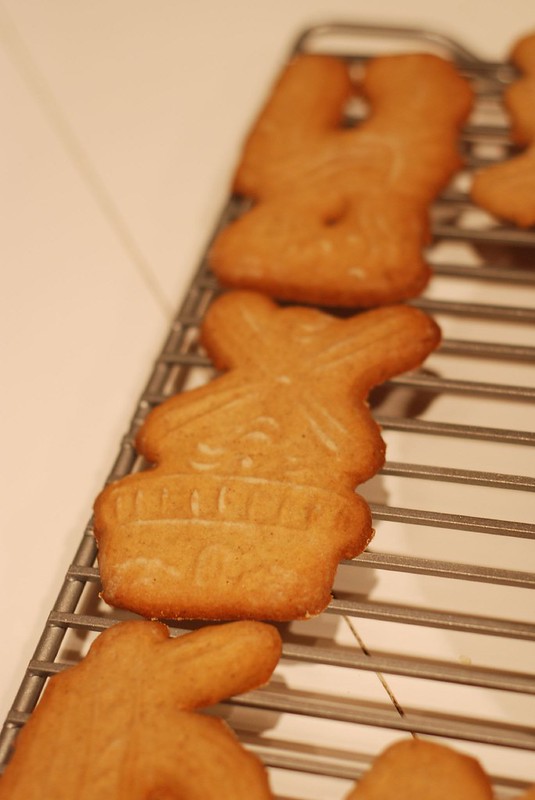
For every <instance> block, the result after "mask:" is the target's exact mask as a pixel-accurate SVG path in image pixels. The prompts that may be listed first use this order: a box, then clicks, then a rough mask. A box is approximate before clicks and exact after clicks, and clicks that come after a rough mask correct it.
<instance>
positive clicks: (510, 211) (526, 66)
mask: <svg viewBox="0 0 535 800" xmlns="http://www.w3.org/2000/svg"><path fill="white" fill-rule="evenodd" d="M511 60H512V61H513V63H514V64H515V65H516V66H517V67H518V69H519V70H520V71H521V72H522V73H523V77H522V78H520V80H518V81H515V82H514V83H512V84H511V85H510V86H509V87H508V89H506V91H505V93H504V101H505V105H506V108H507V110H508V112H509V116H510V119H511V135H512V138H513V141H514V142H516V143H517V144H518V145H520V146H521V147H524V148H525V149H524V150H523V151H522V152H521V153H520V155H518V156H515V157H513V158H511V159H509V160H507V161H504V162H502V163H500V164H493V165H492V166H490V167H486V168H484V169H482V170H480V171H479V172H478V173H477V174H476V175H475V177H474V181H473V184H472V192H471V194H472V199H473V201H474V202H475V203H477V204H478V205H479V206H481V207H482V208H484V209H486V210H487V211H490V213H491V214H494V215H495V216H497V217H500V218H503V219H506V220H509V221H510V222H513V223H515V224H516V225H518V226H519V227H523V228H524V227H529V226H530V225H535V34H532V35H530V36H526V37H525V38H523V39H521V40H520V41H519V42H518V43H517V45H516V46H515V47H514V49H513V51H512V54H511Z"/></svg>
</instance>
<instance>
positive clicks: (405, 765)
mask: <svg viewBox="0 0 535 800" xmlns="http://www.w3.org/2000/svg"><path fill="white" fill-rule="evenodd" d="M393 797H395V798H396V800H453V798H455V800H492V798H493V792H492V787H491V783H490V780H489V778H488V777H487V775H486V774H485V772H484V771H483V769H482V767H481V766H480V764H479V762H478V761H476V759H474V758H472V757H470V756H467V755H464V754H462V753H460V752H457V751H456V750H453V749H452V748H450V747H446V746H444V745H441V744H435V743H433V742H428V741H423V740H421V739H406V740H402V741H399V742H396V743H395V744H393V745H391V746H390V747H388V748H387V749H386V750H385V751H384V752H383V753H381V755H380V756H378V757H377V758H376V759H375V761H374V763H373V765H372V767H371V769H370V770H369V771H368V772H367V773H366V774H365V775H364V777H363V778H362V779H361V780H360V781H359V782H358V783H357V785H356V786H355V788H354V789H353V790H352V791H351V792H350V793H349V794H348V795H347V797H346V800H391V798H393Z"/></svg>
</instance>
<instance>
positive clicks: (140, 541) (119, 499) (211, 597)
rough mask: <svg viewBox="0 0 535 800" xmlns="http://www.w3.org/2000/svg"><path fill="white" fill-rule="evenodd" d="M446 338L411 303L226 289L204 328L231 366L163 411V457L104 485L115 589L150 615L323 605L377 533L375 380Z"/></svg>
mask: <svg viewBox="0 0 535 800" xmlns="http://www.w3.org/2000/svg"><path fill="white" fill-rule="evenodd" d="M438 339H439V333H438V329H437V327H436V325H435V324H434V322H432V320H430V318H428V317H427V316H426V315H425V314H423V313H421V312H419V311H417V310H416V309H412V308H408V307H404V306H397V307H390V308H384V309H379V310H375V311H369V312H366V313H363V314H360V315H357V316H355V317H353V318H350V319H346V320H341V319H335V318H334V317H331V316H329V315H327V314H324V313H322V312H319V311H316V310H313V309H307V308H286V309H279V308H278V307H277V306H276V305H275V304H274V303H273V302H272V301H271V300H269V299H268V298H266V297H264V296H262V295H258V294H255V293H252V292H234V293H230V294H228V295H224V296H223V297H221V298H220V299H219V300H217V301H216V302H215V303H214V304H213V305H212V306H211V308H210V309H209V311H208V314H207V317H206V320H205V324H204V327H203V341H204V343H205V345H206V347H207V350H208V352H209V353H210V355H211V356H212V358H213V360H214V363H215V365H216V367H218V368H219V369H222V370H227V372H226V374H224V375H222V376H220V377H217V378H216V379H215V380H213V381H212V382H211V383H209V384H207V385H206V386H202V387H200V388H197V389H194V390H192V391H189V392H184V393H182V394H179V395H177V396H175V397H173V398H171V399H169V400H168V401H166V402H165V403H163V404H162V405H161V406H160V407H159V408H157V409H156V410H154V411H153V412H152V414H151V415H149V417H148V418H147V420H146V422H145V424H144V426H143V428H142V429H141V431H140V434H139V437H138V442H137V444H138V448H139V451H140V452H141V453H142V454H143V455H144V456H145V457H146V458H148V459H149V460H150V461H152V462H154V464H155V465H156V466H155V467H154V468H153V469H152V470H150V471H147V472H142V473H139V474H136V475H131V476H128V477H126V478H124V479H122V480H120V481H118V482H117V483H115V484H112V485H111V486H109V487H108V488H107V489H105V491H104V492H103V493H102V495H101V496H100V498H99V499H98V500H97V503H96V506H95V533H96V536H97V539H98V543H99V564H100V571H101V577H102V583H103V596H104V598H105V599H106V600H107V601H108V602H109V603H111V604H112V605H116V606H122V607H126V608H130V609H132V610H134V611H138V612H139V613H142V614H145V615H147V616H151V617H166V618H179V617H187V618H198V617H200V618H205V619H229V618H244V617H245V618H257V619H276V620H287V619H296V618H303V617H306V616H309V615H312V614H317V613H319V612H320V611H321V610H322V609H323V608H325V606H326V605H327V604H328V602H329V599H330V590H331V587H332V584H333V580H334V575H335V572H336V568H337V565H338V563H339V561H340V560H341V559H342V558H351V557H353V556H355V555H357V554H358V553H360V552H361V551H362V550H363V549H364V547H365V546H366V544H367V543H368V541H369V540H370V538H371V536H372V528H371V520H370V513H369V509H368V506H367V505H366V503H365V502H364V500H363V499H362V498H361V497H359V496H358V495H357V494H355V491H354V489H355V486H357V485H358V484H359V483H361V482H362V481H365V480H367V479H368V478H370V477H371V476H372V475H373V474H374V473H375V472H376V471H377V469H379V468H380V466H381V465H382V463H383V458H384V444H383V442H382V440H381V437H380V433H379V429H378V427H377V425H376V424H375V422H374V421H373V419H372V417H371V415H370V412H369V410H368V407H367V405H366V396H367V393H368V391H369V390H370V388H371V387H372V386H374V385H376V384H378V383H380V382H382V381H384V380H385V379H387V378H389V377H391V376H392V375H394V374H397V373H399V372H401V371H404V370H406V369H410V368H413V367H415V366H417V365H418V364H420V363H421V362H422V360H423V359H424V358H425V357H426V355H427V354H428V353H429V352H430V351H431V350H432V349H433V348H434V347H435V346H436V344H437V342H438Z"/></svg>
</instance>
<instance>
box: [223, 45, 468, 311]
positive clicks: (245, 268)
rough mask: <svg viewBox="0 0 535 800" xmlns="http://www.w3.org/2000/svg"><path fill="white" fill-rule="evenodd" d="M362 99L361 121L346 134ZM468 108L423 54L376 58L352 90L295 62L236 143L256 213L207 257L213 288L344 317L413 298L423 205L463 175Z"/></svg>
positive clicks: (324, 70) (424, 223)
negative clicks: (334, 309) (461, 143)
mask: <svg viewBox="0 0 535 800" xmlns="http://www.w3.org/2000/svg"><path fill="white" fill-rule="evenodd" d="M359 95H363V96H364V98H365V101H366V102H367V103H368V104H369V110H370V111H369V115H368V117H367V118H366V119H365V120H364V121H363V122H362V123H361V124H359V125H358V126H357V127H346V126H344V124H343V118H344V112H345V109H346V106H347V105H348V104H349V102H350V101H351V100H352V99H354V97H355V96H359ZM472 99H473V93H472V90H471V88H470V86H469V85H468V83H467V82H466V81H465V80H464V78H462V77H461V76H460V74H459V73H458V71H457V70H456V68H455V67H454V65H453V64H452V63H451V62H448V61H446V60H444V59H442V58H439V57H438V56H434V55H431V54H425V53H422V54H408V55H394V56H381V57H378V58H376V59H373V60H372V61H371V62H369V64H368V65H367V66H366V69H365V73H364V78H363V81H362V83H361V84H360V85H357V86H354V85H353V83H352V79H351V75H350V72H349V71H348V68H347V65H346V64H345V63H344V62H343V61H342V60H341V59H336V58H332V57H330V56H323V55H302V56H299V57H297V58H295V59H294V60H293V61H292V62H291V63H290V64H289V66H288V67H287V68H286V70H285V71H284V72H283V74H282V76H281V78H280V80H279V81H278V82H277V84H276V85H275V87H274V89H273V92H272V94H271V96H270V98H269V100H268V102H267V103H266V105H265V107H264V109H263V110H262V113H261V114H260V117H259V119H258V121H257V123H256V124H255V125H254V127H253V129H252V131H251V134H250V136H249V137H248V139H247V141H246V143H245V147H244V151H243V155H242V158H241V161H240V164H239V166H238V169H237V172H236V176H235V181H234V191H235V193H236V194H237V195H241V196H244V197H246V198H248V199H249V200H250V201H252V203H253V206H252V208H251V209H250V210H247V211H246V212H245V213H244V214H243V215H242V216H241V217H240V218H239V219H237V220H236V221H234V222H232V223H231V224H230V225H228V226H227V227H225V228H224V229H223V230H222V232H221V233H220V234H219V236H218V237H217V238H216V241H215V242H214V245H213V247H212V248H211V252H210V256H209V258H210V264H211V267H212V269H213V271H214V272H215V274H216V275H217V277H218V278H219V280H220V281H221V283H222V284H223V285H225V286H228V287H233V288H238V289H255V290H258V291H262V292H266V293H267V294H269V295H270V296H272V297H278V298H279V299H284V300H291V301H294V302H307V303H316V304H319V305H335V306H349V307H353V308H354V307H364V306H366V307H370V306H376V305H382V304H385V303H393V302H399V301H400V300H405V299H406V298H408V297H414V296H416V295H417V294H419V293H420V292H421V291H422V289H423V287H424V285H425V284H426V282H427V280H428V279H429V275H430V272H429V267H428V265H427V264H426V263H425V261H424V259H423V255H422V249H423V248H424V247H426V246H427V244H428V242H429V221H428V207H429V204H430V203H431V201H432V200H433V199H434V198H435V197H436V195H437V194H438V193H439V191H441V190H442V189H443V188H444V186H445V185H446V184H447V183H448V181H449V180H450V179H451V177H452V175H453V174H454V173H455V172H456V171H457V170H458V169H459V167H460V165H461V160H460V158H459V152H458V138H459V129H460V127H461V125H462V124H463V122H464V121H465V119H466V118H467V116H468V114H469V112H470V109H471V105H472Z"/></svg>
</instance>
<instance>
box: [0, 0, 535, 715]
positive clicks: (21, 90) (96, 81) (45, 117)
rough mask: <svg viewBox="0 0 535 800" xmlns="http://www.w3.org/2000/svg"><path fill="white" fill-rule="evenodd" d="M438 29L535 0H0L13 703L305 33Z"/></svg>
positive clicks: (1, 528) (8, 670)
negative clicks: (256, 129)
mask: <svg viewBox="0 0 535 800" xmlns="http://www.w3.org/2000/svg"><path fill="white" fill-rule="evenodd" d="M326 20H327V21H328V20H342V21H361V22H388V23H391V24H393V23H396V22H398V23H402V24H409V25H417V26H427V27H432V28H435V29H437V30H439V31H441V32H444V33H446V34H449V35H451V36H453V37H457V38H458V39H460V40H461V41H462V42H463V43H464V44H465V45H466V46H468V47H469V48H471V49H473V50H474V51H476V53H478V54H479V55H481V56H482V57H484V58H490V59H501V58H504V57H506V55H507V51H508V49H509V46H510V44H511V42H512V41H513V40H514V39H515V38H516V37H517V36H518V35H520V34H522V33H524V32H527V31H528V30H530V29H535V7H534V5H533V0H508V1H507V2H503V0H499V2H496V0H448V2H430V1H429V0H404V2H403V3H399V2H396V1H395V0H375V2H374V3H373V4H370V3H362V2H361V3H359V2H356V1H355V0H330V2H327V0H267V1H264V0H260V1H257V2H251V0H225V2H218V1H217V0H190V1H189V2H188V1H187V0H154V1H153V2H149V1H148V0H91V1H90V0H77V2H72V0H47V2H44V3H43V2H41V0H4V2H0V32H1V40H0V97H1V98H2V124H1V128H0V130H1V131H2V134H1V140H2V144H1V147H0V160H1V164H2V176H1V182H0V187H1V188H0V191H1V201H0V202H1V208H0V265H1V266H0V269H1V270H2V291H1V294H0V302H1V313H0V322H1V325H2V333H1V339H0V341H1V343H2V362H1V363H2V393H1V398H2V413H1V415H0V421H1V432H0V441H1V445H2V473H3V474H2V480H1V484H0V485H1V487H2V496H1V503H0V510H1V524H0V569H1V573H0V609H1V613H2V640H1V647H2V652H1V657H0V716H1V717H2V719H3V718H4V717H5V715H6V713H7V711H8V708H9V706H10V704H11V702H12V699H13V696H14V694H15V691H16V689H17V687H18V685H19V683H20V680H21V678H22V674H23V671H24V668H25V666H26V663H27V661H28V659H29V658H30V657H31V655H32V652H33V649H34V646H35V644H36V642H37V639H38V636H39V634H40V632H41V630H42V626H43V624H44V622H45V620H46V617H47V614H48V612H49V610H50V608H51V606H52V604H53V602H54V599H55V597H56V594H57V591H58V589H59V587H60V585H61V582H62V579H63V576H64V573H65V570H66V568H67V567H68V564H69V562H70V560H71V557H72V555H73V553H74V551H75V549H76V546H77V544H78V542H79V539H80V536H81V533H82V530H83V528H84V526H85V524H86V522H87V520H88V518H89V515H90V511H91V506H92V503H93V500H94V497H95V495H96V493H97V492H98V491H99V489H100V487H101V485H102V483H103V481H104V479H105V477H106V475H107V473H108V471H109V469H110V467H111V464H112V460H113V458H114V456H115V453H116V451H117V447H118V443H119V440H120V437H121V435H122V433H123V432H124V429H125V427H126V424H127V422H128V420H129V418H130V414H131V412H132V410H133V408H134V406H135V404H136V400H137V397H138V395H139V393H140V391H141V390H142V388H143V386H144V384H145V380H146V378H147V376H148V373H149V370H150V367H151V364H152V361H153V358H154V357H155V356H156V355H157V353H158V351H159V349H160V346H161V343H162V340H163V337H164V335H165V333H166V331H167V328H168V325H169V322H170V320H171V316H172V314H173V312H174V311H175V309H176V308H177V307H178V304H179V301H180V299H181V296H182V295H183V293H184V291H185V289H186V287H187V284H188V281H189V278H190V276H191V274H192V271H193V270H194V268H195V266H196V263H197V259H198V257H199V255H200V254H201V252H202V250H203V248H204V245H205V242H206V238H207V236H208V235H209V233H210V231H211V228H212V225H213V222H214V220H215V218H216V216H217V214H218V212H219V209H220V207H221V205H222V202H223V200H224V198H225V196H226V192H227V187H228V182H229V179H230V175H231V173H232V170H233V166H234V163H235V160H236V158H237V154H238V151H239V147H240V143H241V141H242V139H243V136H244V134H245V132H246V130H247V128H248V125H249V123H250V121H251V120H252V118H253V117H254V115H255V113H256V111H257V109H258V107H259V104H260V102H261V100H262V98H263V97H264V95H265V93H266V91H267V87H268V86H269V83H270V81H271V80H272V78H273V77H274V75H275V74H276V72H277V70H278V69H279V66H280V64H281V62H282V61H284V59H285V58H286V56H287V53H288V50H289V48H290V46H291V44H292V42H293V39H294V37H295V36H296V34H297V33H298V32H300V30H301V29H302V28H303V27H305V26H308V25H311V24H313V23H316V22H321V21H326Z"/></svg>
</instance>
